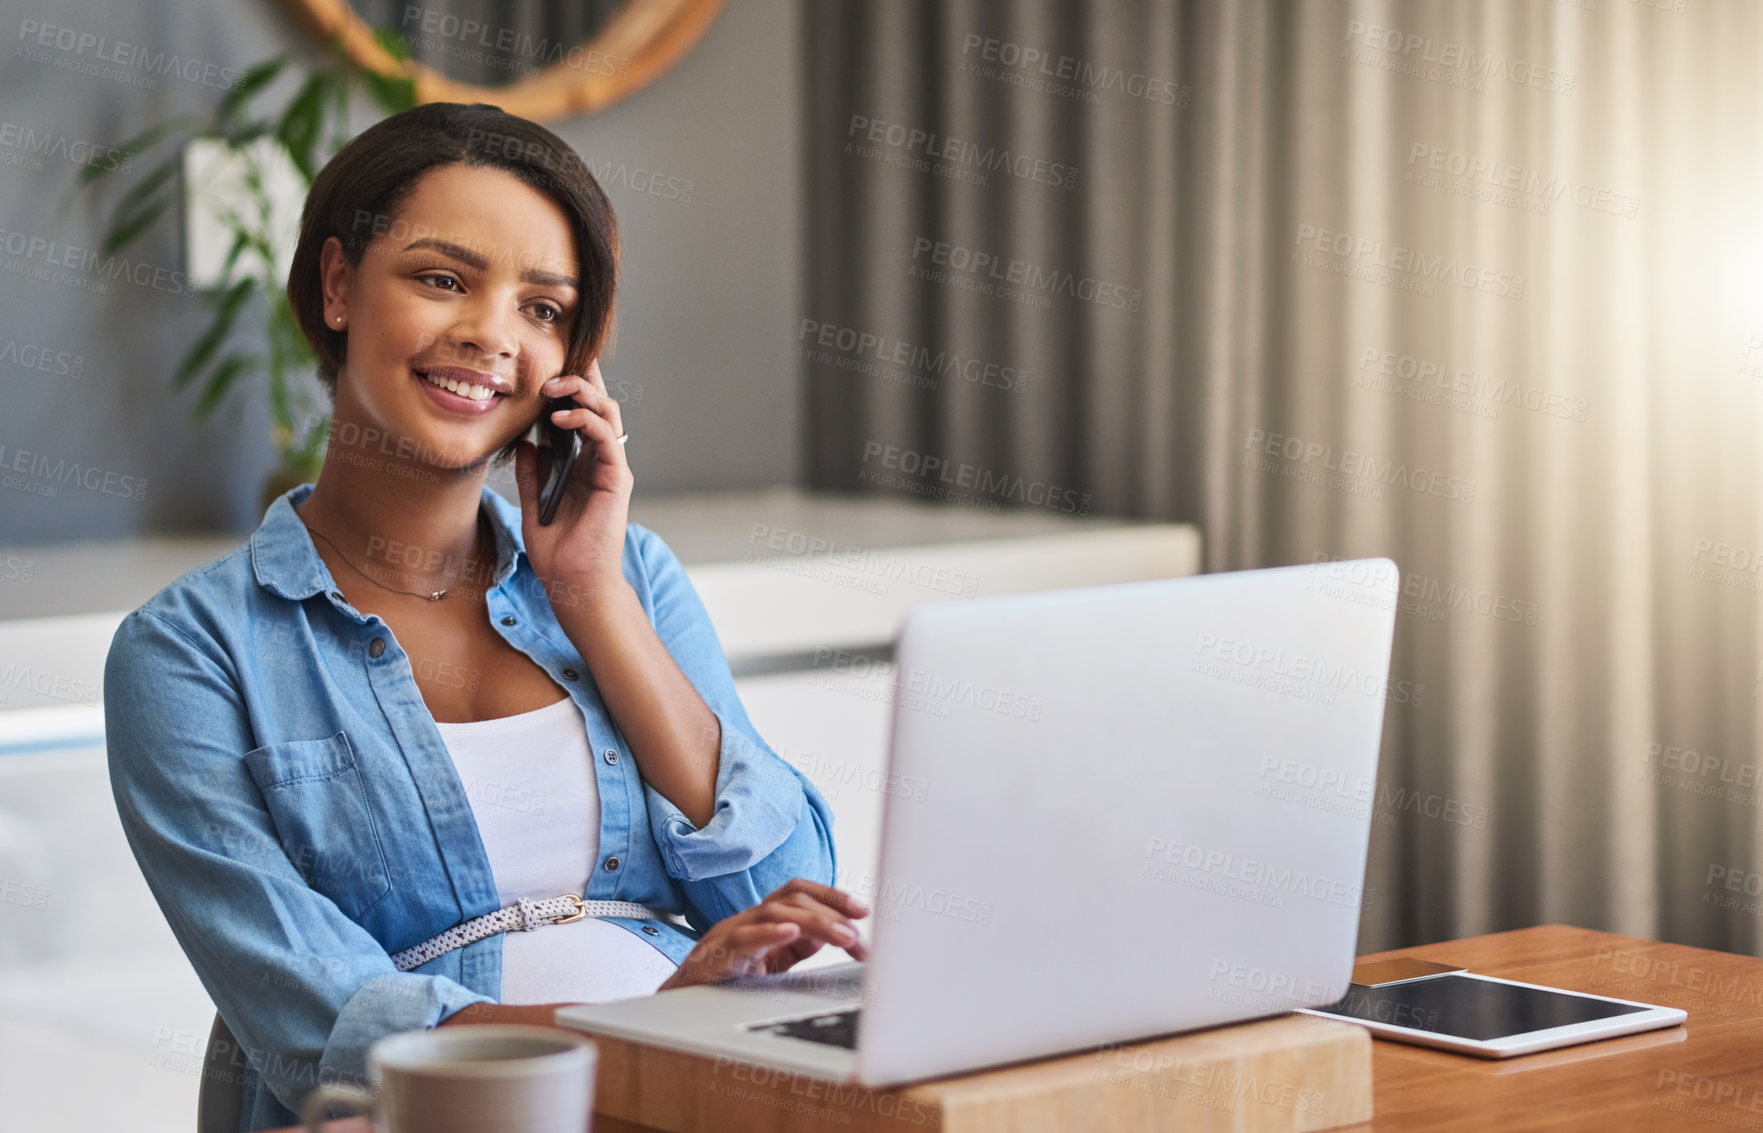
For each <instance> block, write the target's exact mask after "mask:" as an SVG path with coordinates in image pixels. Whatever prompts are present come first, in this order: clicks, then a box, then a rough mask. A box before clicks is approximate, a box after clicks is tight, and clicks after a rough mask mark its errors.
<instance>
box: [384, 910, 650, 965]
mask: <svg viewBox="0 0 1763 1133" xmlns="http://www.w3.org/2000/svg"><path fill="white" fill-rule="evenodd" d="M583 917H641V918H643V919H645V920H662V919H664V914H661V913H658V912H656V911H655V910H654V909H651V908H649V907H648V906H647V905H639V904H637V903H636V902H635V901H584V900H582V899H581V897H579V896H577V895H576V894H574V893H565V894H563V895H562V896H561V897H547V898H546V899H545V900H543V901H529V900H527V899H526V898H525V897H519V898H516V899H515V902H514V904H512V905H505V906H503V907H502V908H500V909H497V910H496V911H495V912H493V913H485V914H484V915H483V916H481V917H473V918H471V919H470V920H468V921H460V922H459V923H458V924H456V925H454V926H453V927H452V928H450V929H448V930H447V931H445V932H442V933H437V934H436V935H434V936H431V937H429V938H428V939H427V940H425V941H423V942H422V943H421V944H418V945H415V946H414V947H411V948H406V949H404V950H403V951H402V952H394V953H393V954H392V963H394V964H396V965H397V966H398V970H399V971H400V972H408V971H410V970H411V969H412V968H420V967H422V966H423V965H424V964H426V963H428V962H429V961H430V960H433V959H434V958H435V957H436V956H445V955H446V954H447V953H449V952H451V951H453V950H454V949H455V948H464V947H465V946H466V945H467V944H474V943H476V942H477V941H480V940H482V939H483V938H484V937H486V936H494V935H496V934H497V933H499V932H510V931H512V930H514V929H519V930H520V931H522V932H531V931H533V930H534V929H536V928H543V927H544V926H546V925H553V924H569V923H570V922H571V921H579V920H581V919H582V918H583Z"/></svg>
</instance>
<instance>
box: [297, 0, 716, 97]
mask: <svg viewBox="0 0 1763 1133" xmlns="http://www.w3.org/2000/svg"><path fill="white" fill-rule="evenodd" d="M283 2H284V3H285V4H287V5H288V7H289V8H291V9H292V10H293V11H294V12H295V13H296V14H297V15H298V16H299V17H300V18H301V19H302V20H303V21H304V22H305V23H306V24H307V26H309V27H311V28H312V29H313V30H315V31H316V32H317V33H318V34H319V36H320V37H321V38H322V40H323V41H324V42H326V43H328V42H330V41H331V40H332V39H334V38H340V40H341V42H342V45H343V50H344V51H346V52H347V53H348V54H349V57H350V58H351V59H353V60H354V61H355V62H356V63H358V64H360V65H361V66H363V67H367V68H370V69H372V70H375V71H378V72H380V73H381V74H384V75H392V76H398V77H408V78H410V79H412V80H414V82H415V84H416V100H417V101H418V102H488V103H492V104H494V105H496V106H500V107H501V108H502V109H503V110H506V111H508V112H509V113H510V114H518V115H520V116H521V117H522V118H530V119H532V120H533V121H535V122H545V121H549V120H551V119H554V118H561V117H564V116H566V115H570V114H586V113H588V112H590V111H593V110H598V109H599V108H600V107H602V106H606V105H608V104H610V103H612V102H616V101H617V100H618V99H620V98H623V97H624V96H625V95H627V94H629V93H631V92H632V91H634V90H637V89H638V88H639V87H641V86H642V85H643V84H644V83H647V82H649V81H650V80H651V79H653V78H655V77H656V76H658V75H660V74H661V73H662V72H663V71H666V70H667V69H668V68H669V67H671V66H672V65H673V64H674V63H675V62H677V61H678V60H679V59H680V57H681V56H683V55H685V53H686V52H687V51H689V50H690V49H691V47H692V45H693V44H694V43H696V42H697V41H698V37H699V36H701V35H703V34H704V29H705V28H707V27H709V26H710V21H711V19H712V18H714V17H715V15H716V12H717V10H718V9H719V8H720V7H721V6H722V0H572V2H571V3H568V4H558V3H543V2H540V0H444V3H443V0H353V2H351V0H283ZM376 27H391V28H396V29H397V30H398V31H400V32H402V33H403V36H404V39H405V41H406V42H407V43H408V44H409V45H410V58H409V59H408V60H400V59H398V58H396V57H394V56H393V55H392V54H391V53H390V52H388V51H386V50H385V48H383V47H381V46H380V44H379V41H378V40H377V39H376V38H375V36H374V30H373V29H374V28H376Z"/></svg>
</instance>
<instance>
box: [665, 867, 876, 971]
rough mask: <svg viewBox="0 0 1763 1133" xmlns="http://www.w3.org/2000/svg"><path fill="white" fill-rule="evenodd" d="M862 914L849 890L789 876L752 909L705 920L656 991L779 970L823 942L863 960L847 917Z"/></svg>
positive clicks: (862, 950)
mask: <svg viewBox="0 0 1763 1133" xmlns="http://www.w3.org/2000/svg"><path fill="white" fill-rule="evenodd" d="M868 915H869V909H868V907H867V906H865V905H864V904H863V903H862V902H861V901H859V900H857V898H855V897H853V896H851V895H850V894H849V893H845V892H843V891H841V890H838V889H834V888H833V887H832V886H830V885H822V884H820V883H819V882H816V881H809V880H808V879H807V878H803V877H794V878H791V879H790V880H789V881H786V882H784V883H783V884H782V885H780V886H778V887H777V888H776V889H774V890H772V891H771V892H770V893H768V894H766V896H765V900H763V901H761V902H759V903H758V904H757V905H754V906H753V907H752V908H749V909H742V910H741V911H740V912H738V913H736V914H735V915H734V916H732V917H727V918H725V919H723V920H720V921H717V922H716V923H715V924H713V925H711V926H710V929H709V931H708V932H706V933H705V934H704V935H703V936H702V937H700V938H699V939H698V944H697V946H696V947H694V948H693V949H692V950H691V952H689V953H687V955H686V958H685V961H684V962H683V963H681V964H680V966H679V970H678V971H676V972H674V973H673V975H671V976H669V977H668V978H667V982H666V983H663V984H662V985H661V986H660V987H659V988H657V989H656V990H657V991H666V990H667V989H669V988H675V987H690V986H691V985H693V984H707V983H718V982H720V981H722V980H729V979H737V978H739V977H742V976H760V975H766V974H768V973H771V972H781V971H785V970H786V969H788V968H790V967H792V966H794V965H795V964H798V963H800V962H801V961H803V960H806V959H807V958H808V957H810V956H812V955H814V954H815V953H816V952H819V951H820V947H821V945H823V944H831V945H833V946H835V947H838V948H843V949H844V950H845V951H846V952H848V953H850V954H851V958H852V959H854V960H867V959H868V958H869V951H868V949H867V948H865V947H864V944H863V941H862V939H861V938H860V937H859V936H858V935H857V927H856V926H855V925H853V924H852V923H851V921H852V919H853V918H859V917H866V916H868Z"/></svg>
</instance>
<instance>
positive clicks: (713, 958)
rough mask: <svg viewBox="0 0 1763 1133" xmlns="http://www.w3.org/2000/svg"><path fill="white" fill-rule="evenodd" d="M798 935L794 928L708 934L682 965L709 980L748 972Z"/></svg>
mask: <svg viewBox="0 0 1763 1133" xmlns="http://www.w3.org/2000/svg"><path fill="white" fill-rule="evenodd" d="M800 935H801V928H800V926H798V925H795V924H789V923H781V922H780V923H773V924H748V925H741V926H740V927H738V928H732V929H729V930H727V931H726V932H721V933H716V932H712V933H711V934H710V935H707V936H705V938H704V939H703V940H700V941H699V942H698V944H697V946H696V947H694V948H693V949H692V951H691V954H690V955H688V956H687V957H686V962H687V963H688V964H690V965H691V966H692V967H693V969H694V970H695V971H696V972H698V973H701V974H703V975H706V976H710V977H712V978H716V977H720V976H722V975H724V974H727V973H731V972H742V971H746V970H749V969H750V968H751V967H752V965H753V963H754V962H755V961H758V960H762V959H763V958H764V957H765V956H767V955H768V954H770V953H771V952H773V951H775V950H776V949H779V948H783V947H787V946H788V945H790V944H792V943H793V942H794V941H795V940H796V939H797V937H799V936H800Z"/></svg>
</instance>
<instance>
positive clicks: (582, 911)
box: [551, 893, 588, 924]
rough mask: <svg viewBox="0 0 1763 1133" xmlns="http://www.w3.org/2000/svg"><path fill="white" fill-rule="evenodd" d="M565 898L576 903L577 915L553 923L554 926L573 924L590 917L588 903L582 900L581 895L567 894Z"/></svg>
mask: <svg viewBox="0 0 1763 1133" xmlns="http://www.w3.org/2000/svg"><path fill="white" fill-rule="evenodd" d="M564 896H565V897H568V898H569V899H570V900H571V901H574V902H575V915H574V916H573V917H564V918H563V919H562V920H559V921H552V922H551V923H552V924H573V923H575V922H576V921H579V920H581V919H582V918H583V917H585V916H587V915H588V903H587V902H586V901H584V900H582V898H581V894H579V893H565V894H564Z"/></svg>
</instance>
